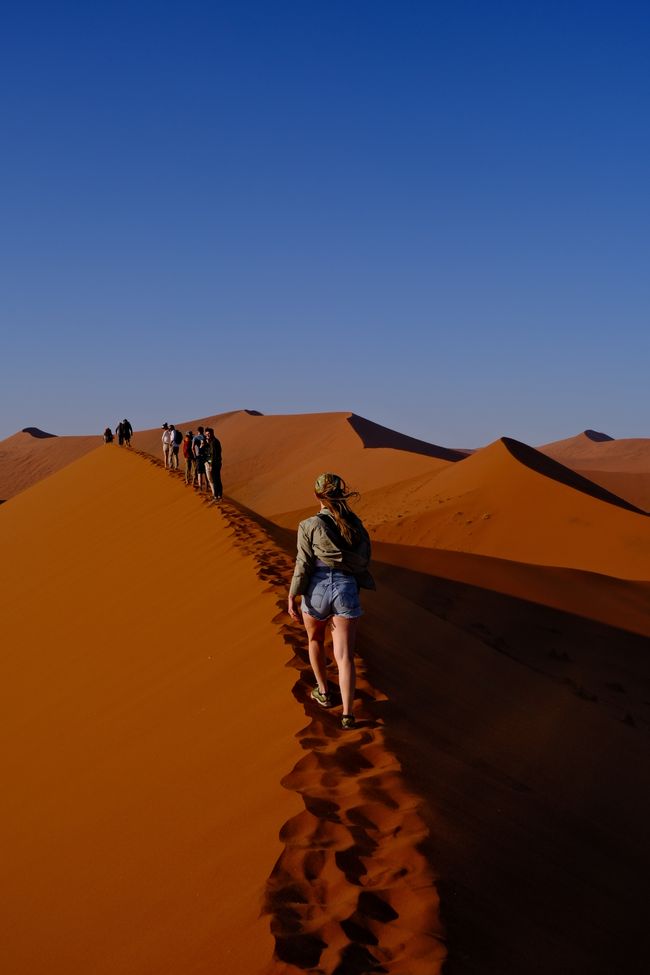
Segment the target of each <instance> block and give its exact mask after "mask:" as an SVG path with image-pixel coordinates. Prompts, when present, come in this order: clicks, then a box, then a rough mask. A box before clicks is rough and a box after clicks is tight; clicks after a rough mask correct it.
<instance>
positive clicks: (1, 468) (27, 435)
mask: <svg viewBox="0 0 650 975" xmlns="http://www.w3.org/2000/svg"><path fill="white" fill-rule="evenodd" d="M101 442H102V440H101V437H56V436H55V435H54V434H52V433H44V432H43V431H42V430H39V429H38V428H36V427H26V428H25V429H24V430H21V431H20V433H15V434H14V435H13V436H12V437H7V439H6V440H2V441H0V499H2V500H3V501H6V500H7V499H8V498H13V497H14V495H16V494H19V493H20V491H24V490H25V488H28V487H30V486H31V485H32V484H36V483H37V482H38V481H40V480H42V479H43V478H44V477H49V475H50V474H54V472H55V471H59V470H61V468H62V467H66V466H67V465H68V464H70V463H72V461H74V460H77V459H78V458H79V457H82V456H83V455H84V454H87V453H88V452H89V451H90V450H94V449H95V447H97V445H98V444H100V443H101Z"/></svg>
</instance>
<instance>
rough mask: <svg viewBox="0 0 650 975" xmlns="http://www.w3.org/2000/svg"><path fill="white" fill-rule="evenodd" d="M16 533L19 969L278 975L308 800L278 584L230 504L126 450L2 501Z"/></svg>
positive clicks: (10, 694)
mask: <svg viewBox="0 0 650 975" xmlns="http://www.w3.org/2000/svg"><path fill="white" fill-rule="evenodd" d="M0 535H1V537H2V546H3V548H2V551H3V558H2V563H1V567H0V578H1V585H2V594H3V599H4V604H5V607H6V609H7V611H6V612H5V614H4V620H3V641H2V651H1V652H2V670H3V679H2V691H3V694H2V698H3V700H2V705H1V714H2V718H1V719H0V720H1V722H2V740H3V743H4V757H3V764H2V797H1V799H0V809H1V814H0V821H1V823H2V836H3V857H2V866H1V867H0V870H1V872H2V890H3V895H4V896H3V911H2V918H1V920H0V970H2V971H3V972H7V973H11V975H58V973H61V975H64V973H65V975H70V973H81V972H84V973H86V972H87V973H90V972H92V973H93V975H104V973H105V975H116V973H118V972H120V973H122V972H124V973H126V972H128V973H132V975H137V973H142V975H151V973H169V975H179V973H184V975H185V973H196V975H199V973H206V975H207V973H214V972H233V973H234V972H241V973H244V972H245V973H251V975H253V973H255V972H259V971H262V970H263V968H264V967H265V966H266V965H267V964H268V962H269V960H270V958H271V956H272V953H273V947H274V942H273V939H272V937H271V935H270V932H269V924H268V919H265V918H260V916H259V915H260V907H261V899H262V896H263V891H264V885H265V882H266V880H267V878H268V876H269V873H270V871H271V869H272V867H273V864H274V862H275V860H276V858H277V857H278V855H279V853H280V851H281V845H280V842H279V840H278V830H279V828H280V826H281V825H282V824H283V823H284V822H285V821H286V820H287V819H288V818H290V817H291V816H293V815H295V814H296V813H298V812H299V811H300V810H301V809H302V808H303V807H302V803H300V802H299V801H298V798H297V797H296V796H295V794H293V793H291V792H290V791H287V790H286V789H283V788H282V787H281V786H280V784H279V783H280V780H281V778H282V776H283V775H284V774H286V772H287V770H288V769H290V768H291V767H292V765H293V764H294V762H295V761H296V758H297V756H298V752H299V749H298V746H297V745H296V743H295V740H294V734H295V731H296V730H297V728H298V727H300V724H301V722H302V709H300V708H298V706H297V705H296V704H295V702H294V700H293V698H292V696H291V687H292V684H293V682H294V676H293V675H292V673H291V671H288V670H287V669H286V668H285V666H284V664H285V661H286V659H287V649H286V647H285V645H284V643H283V641H282V639H281V637H280V636H279V634H278V632H277V630H276V628H275V627H273V626H269V621H270V620H271V618H272V617H273V616H274V615H275V614H276V613H277V607H276V597H275V596H274V595H273V594H271V593H269V592H268V591H267V590H266V588H265V585H264V584H263V583H262V582H260V580H259V579H258V577H257V575H256V572H255V570H254V564H253V562H252V560H251V559H249V558H246V557H244V556H243V555H242V554H241V552H240V550H239V549H236V548H235V547H234V545H233V542H232V532H231V531H230V530H229V529H228V528H227V527H226V524H225V522H224V520H223V519H222V516H221V515H220V514H219V513H218V512H216V511H214V510H210V509H206V508H205V507H203V506H202V505H200V504H199V503H198V501H197V500H196V498H195V497H194V496H193V494H192V493H191V492H188V491H187V490H186V489H185V488H184V486H183V485H182V484H180V483H178V482H177V481H176V480H175V479H171V478H169V477H166V476H164V475H163V474H162V473H161V472H160V471H159V470H157V469H155V468H154V467H152V466H151V465H149V464H146V463H143V461H142V458H140V457H137V456H135V455H134V454H131V453H128V452H127V451H126V450H120V449H119V448H118V447H114V446H111V447H104V446H102V447H100V448H99V449H98V450H96V451H94V452H93V453H91V454H89V455H88V456H86V457H84V458H82V459H81V460H79V461H77V462H76V463H75V464H73V465H71V466H69V467H67V468H65V469H64V470H62V471H60V472H59V473H57V474H55V475H54V476H52V477H50V478H48V479H47V480H45V481H42V482H40V483H39V484H37V485H36V486H34V487H32V488H31V489H30V490H28V491H25V492H23V493H22V494H20V495H19V496H18V497H16V498H14V499H12V500H11V501H9V502H7V503H6V504H5V505H3V506H2V508H0ZM244 623H245V625H243V624H244Z"/></svg>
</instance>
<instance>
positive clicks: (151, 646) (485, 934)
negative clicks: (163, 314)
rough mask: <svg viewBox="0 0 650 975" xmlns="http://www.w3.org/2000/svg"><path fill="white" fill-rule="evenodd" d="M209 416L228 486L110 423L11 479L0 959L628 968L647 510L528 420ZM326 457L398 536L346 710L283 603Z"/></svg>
mask: <svg viewBox="0 0 650 975" xmlns="http://www.w3.org/2000/svg"><path fill="white" fill-rule="evenodd" d="M167 419H168V420H172V421H174V419H175V418H173V417H171V418H167ZM210 421H212V425H213V426H215V429H216V432H217V435H218V436H219V437H220V439H221V440H222V443H223V445H224V482H225V488H226V494H227V495H230V497H231V498H233V497H234V498H236V499H237V501H238V502H239V503H235V502H228V503H225V504H224V505H223V506H222V507H221V508H219V509H214V508H207V507H205V506H203V505H201V504H200V502H199V500H198V499H197V498H196V497H195V495H194V492H193V491H192V490H190V489H187V488H185V487H184V485H183V484H182V478H181V477H180V476H178V477H177V476H174V475H171V474H169V473H165V472H164V471H162V470H161V469H160V467H159V465H157V464H156V463H155V462H153V461H151V462H150V461H149V459H148V458H147V457H146V455H145V456H138V455H137V454H136V452H135V451H132V452H129V451H127V450H126V449H119V448H117V447H103V446H102V447H101V448H99V449H97V450H96V451H94V452H93V453H91V454H90V455H89V456H87V457H83V458H82V459H80V460H78V461H76V462H75V463H74V464H71V465H70V466H68V467H66V468H65V469H64V470H60V471H59V472H58V473H56V474H54V475H53V476H51V477H49V478H47V479H46V480H42V481H40V483H38V484H36V485H35V486H33V487H32V488H31V489H30V490H26V491H23V493H21V494H19V495H18V496H16V497H13V498H12V500H11V501H9V502H8V503H7V504H4V505H3V506H2V508H0V532H1V533H2V537H3V543H4V547H3V556H4V558H3V563H2V570H1V571H2V586H3V594H4V595H5V600H6V606H8V607H10V608H11V610H10V612H7V613H6V614H5V623H4V634H5V641H4V645H3V652H4V661H3V664H4V677H3V686H4V690H5V698H6V701H5V703H3V710H2V713H3V718H4V720H5V728H4V729H3V730H4V731H5V733H4V734H3V740H5V741H7V742H9V743H10V748H9V751H8V756H7V760H6V761H5V765H4V768H3V798H2V807H1V808H2V825H3V830H4V838H5V845H6V849H7V851H8V856H7V857H6V858H5V864H4V878H3V889H5V890H7V891H8V892H9V893H8V896H6V897H5V902H6V907H5V911H4V915H3V919H2V922H0V925H1V926H2V930H0V968H2V970H3V971H8V972H11V973H12V975H14V973H15V975H50V973H54V975H57V973H58V972H61V973H63V972H65V973H66V975H68V973H70V972H84V973H85V972H93V973H95V972H96V973H98V975H102V973H106V975H108V973H111V975H114V973H118V972H120V973H121V972H125V971H128V972H132V973H134V975H150V973H152V972H156V973H160V975H162V973H165V975H178V973H180V972H182V973H188V975H189V973H192V975H194V973H196V975H199V973H202V972H208V971H210V972H212V971H218V972H221V971H224V972H234V973H240V972H241V973H245V975H255V973H257V972H259V973H260V975H261V973H262V972H266V973H267V975H297V973H298V972H299V971H303V972H304V971H312V972H314V973H316V972H321V973H326V975H334V973H336V975H352V973H355V975H356V973H362V972H370V971H384V972H386V973H389V975H405V973H408V975H434V973H435V972H438V971H440V968H441V965H442V962H443V960H444V957H445V953H446V952H448V957H447V961H446V963H445V965H444V971H445V975H522V973H524V972H525V973H526V975H547V973H548V972H549V971H558V972H562V971H567V972H568V971H571V972H589V973H590V975H601V973H602V975H605V973H608V975H609V973H610V972H612V971H625V972H627V971H636V970H639V959H640V958H642V957H643V956H644V955H643V953H644V952H645V927H646V919H645V900H646V896H645V895H646V891H645V887H646V876H647V871H648V868H649V867H650V855H649V854H650V850H649V846H648V841H647V835H646V834H647V820H648V814H649V813H650V808H649V801H648V800H649V797H650V766H649V763H648V749H647V735H648V733H649V732H650V707H649V705H648V694H647V689H648V686H650V675H649V673H648V664H647V646H648V644H647V636H648V635H649V634H650V599H649V598H648V597H649V595H650V582H649V579H650V575H649V571H650V558H649V554H650V535H649V533H648V532H649V527H648V526H649V524H650V522H649V519H648V518H647V517H646V516H645V515H643V514H639V513H637V512H635V511H634V510H631V506H630V505H629V504H626V502H625V500H623V501H622V500H621V499H620V498H617V497H612V496H611V495H608V494H607V491H606V490H604V489H603V487H602V486H600V487H599V486H598V485H597V484H595V483H593V481H585V480H584V479H583V478H581V477H580V476H579V475H576V474H575V472H574V471H572V470H569V469H567V467H563V466H560V465H558V464H556V463H554V462H553V461H552V460H550V459H549V458H548V457H546V456H545V455H544V454H542V453H541V452H539V451H535V450H533V449H532V448H529V447H527V446H526V445H524V444H518V443H517V442H516V441H510V440H507V439H505V440H502V441H497V442H496V443H495V444H492V445H490V446H489V447H487V448H484V449H483V450H481V451H477V452H476V453H475V454H473V455H472V456H469V457H467V458H465V459H459V458H458V457H457V456H455V455H454V453H453V452H452V453H451V455H450V452H447V451H446V450H445V449H444V448H435V447H432V446H431V445H426V444H422V443H421V442H418V441H412V440H411V439H410V438H406V437H403V436H402V435H399V434H394V433H392V432H391V431H387V430H386V429H385V428H382V427H379V426H377V425H374V424H371V423H370V421H366V420H362V419H361V418H357V417H354V416H353V415H351V414H345V413H332V414H320V415H313V416H291V417H261V416H259V415H255V414H251V413H247V412H246V411H243V412H241V411H240V412H236V413H231V414H224V415H222V416H216V417H213V418H206V422H210ZM198 422H200V421H195V422H194V424H193V426H196V425H197V423H198ZM179 426H181V428H182V429H184V428H185V427H186V426H187V424H182V423H180V424H179ZM9 439H10V441H11V440H13V438H9ZM31 439H32V440H34V439H35V438H31ZM64 439H68V438H56V441H62V440H64ZM69 439H71V440H76V439H78V438H69ZM89 439H92V440H93V443H95V442H96V439H95V438H89ZM48 442H50V441H49V440H47V439H44V440H41V441H39V443H40V444H41V445H46V444H47V443H48ZM4 443H5V444H7V443H8V441H5V442H4ZM614 443H617V442H614ZM618 443H620V441H619V442H618ZM134 445H135V446H136V448H140V450H145V451H147V450H148V451H150V452H151V453H152V454H153V455H154V456H156V457H157V456H158V455H159V452H160V430H152V431H144V432H137V433H136V436H135V438H134ZM10 446H11V445H10ZM59 446H60V444H59ZM595 446H596V447H607V446H608V443H607V442H603V443H599V444H596V445H595ZM50 449H51V450H53V448H50ZM12 456H13V455H12ZM34 456H36V455H34ZM455 461H458V462H455ZM323 469H333V470H338V471H339V472H340V473H342V474H343V475H344V476H346V477H347V478H348V480H349V481H350V482H351V483H352V484H353V486H355V487H357V488H359V489H360V490H361V491H362V492H363V496H362V498H361V501H360V503H359V511H360V513H361V514H362V515H363V517H364V518H365V519H366V520H367V522H368V523H369V525H371V527H372V529H373V534H374V535H375V537H376V538H377V539H379V541H378V542H377V544H376V546H375V549H376V560H377V564H376V575H377V578H378V583H379V588H378V592H377V593H376V594H374V593H369V594H367V595H366V596H365V605H366V609H367V615H366V617H365V618H364V620H363V622H362V625H361V631H360V641H359V654H360V657H359V662H360V683H359V695H358V714H359V718H360V727H359V729H358V731H356V732H354V733H353V734H351V735H343V734H342V733H341V732H340V731H339V730H338V725H337V721H336V714H334V715H332V714H329V713H325V712H322V711H320V710H319V709H318V708H317V707H316V706H315V705H312V704H311V703H310V701H309V688H310V686H311V680H310V674H309V671H308V669H307V668H306V658H305V641H304V635H303V633H302V631H301V629H300V628H299V627H296V626H294V625H293V624H291V623H290V622H289V620H288V617H287V616H286V614H285V613H284V612H283V609H282V607H283V605H284V600H285V598H286V589H287V586H288V579H289V576H290V572H291V564H292V556H293V550H294V546H295V524H296V521H297V518H298V515H302V514H304V513H307V512H308V511H311V510H313V507H312V505H313V497H312V494H311V485H312V483H313V478H314V476H315V475H316V474H317V473H319V472H320V471H321V470H323ZM631 473H635V472H631ZM637 473H638V472H637ZM244 506H245V507H244ZM247 509H254V511H250V510H247ZM255 512H257V514H256V513H255ZM484 515H488V517H484ZM262 516H265V517H262ZM265 518H268V519H270V520H269V521H266V520H265ZM282 526H286V527H282ZM433 545H435V546H436V548H435V549H434V548H432V547H431V546H433ZM35 552H37V553H38V557H37V558H35V554H34V553H35ZM26 621H29V622H28V623H26ZM292 655H293V659H292V660H291V661H290V666H289V667H287V666H286V663H287V659H288V658H289V657H291V656H292ZM305 712H306V713H307V721H308V723H307V724H306V725H305ZM260 912H262V913H261V916H260ZM441 919H442V920H441ZM445 931H446V933H445ZM443 938H444V941H443Z"/></svg>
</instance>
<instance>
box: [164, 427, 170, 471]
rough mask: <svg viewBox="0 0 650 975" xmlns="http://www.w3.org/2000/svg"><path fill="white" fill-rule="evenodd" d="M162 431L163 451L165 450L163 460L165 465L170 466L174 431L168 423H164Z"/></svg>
mask: <svg viewBox="0 0 650 975" xmlns="http://www.w3.org/2000/svg"><path fill="white" fill-rule="evenodd" d="M162 429H163V432H162V451H163V461H164V464H165V467H166V468H167V467H169V462H170V455H171V447H172V431H171V430H170V429H169V426H168V425H167V424H166V423H163V428H162Z"/></svg>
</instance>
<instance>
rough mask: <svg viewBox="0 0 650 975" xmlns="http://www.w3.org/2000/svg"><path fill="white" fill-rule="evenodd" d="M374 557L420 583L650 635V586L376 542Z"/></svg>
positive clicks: (589, 574) (442, 550)
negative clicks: (510, 599)
mask: <svg viewBox="0 0 650 975" xmlns="http://www.w3.org/2000/svg"><path fill="white" fill-rule="evenodd" d="M373 552H374V555H375V558H377V559H379V560H381V561H382V562H385V563H388V564H390V565H392V566H395V567H397V566H399V567H401V568H402V569H406V570H409V571H410V572H412V573H418V577H419V580H420V584H423V583H424V580H425V578H428V579H429V580H430V579H432V578H433V579H449V580H453V581H455V582H458V583H465V584H467V585H471V586H475V587H478V588H480V589H482V590H484V591H486V592H487V591H492V592H494V593H502V594H504V595H508V596H515V597H517V598H519V599H522V600H526V601H528V602H530V603H539V604H541V605H543V606H549V607H552V608H553V609H557V610H563V611H564V612H567V613H571V614H573V615H576V616H580V617H583V618H584V619H590V620H597V621H599V622H600V623H605V624H607V625H609V626H612V627H617V628H619V629H621V630H630V631H631V632H633V633H639V634H641V635H643V636H650V582H630V581H628V580H626V579H614V578H612V577H611V576H604V575H600V574H599V573H596V572H582V571H580V570H578V569H563V568H556V567H555V566H546V565H531V564H523V563H521V562H513V561H511V560H509V559H496V558H491V557H490V556H486V555H476V554H473V553H468V552H453V551H449V550H445V549H430V548H422V547H418V546H414V545H395V544H391V543H389V542H375V544H374V547H373ZM429 584H430V583H426V585H427V586H428V585H429Z"/></svg>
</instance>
